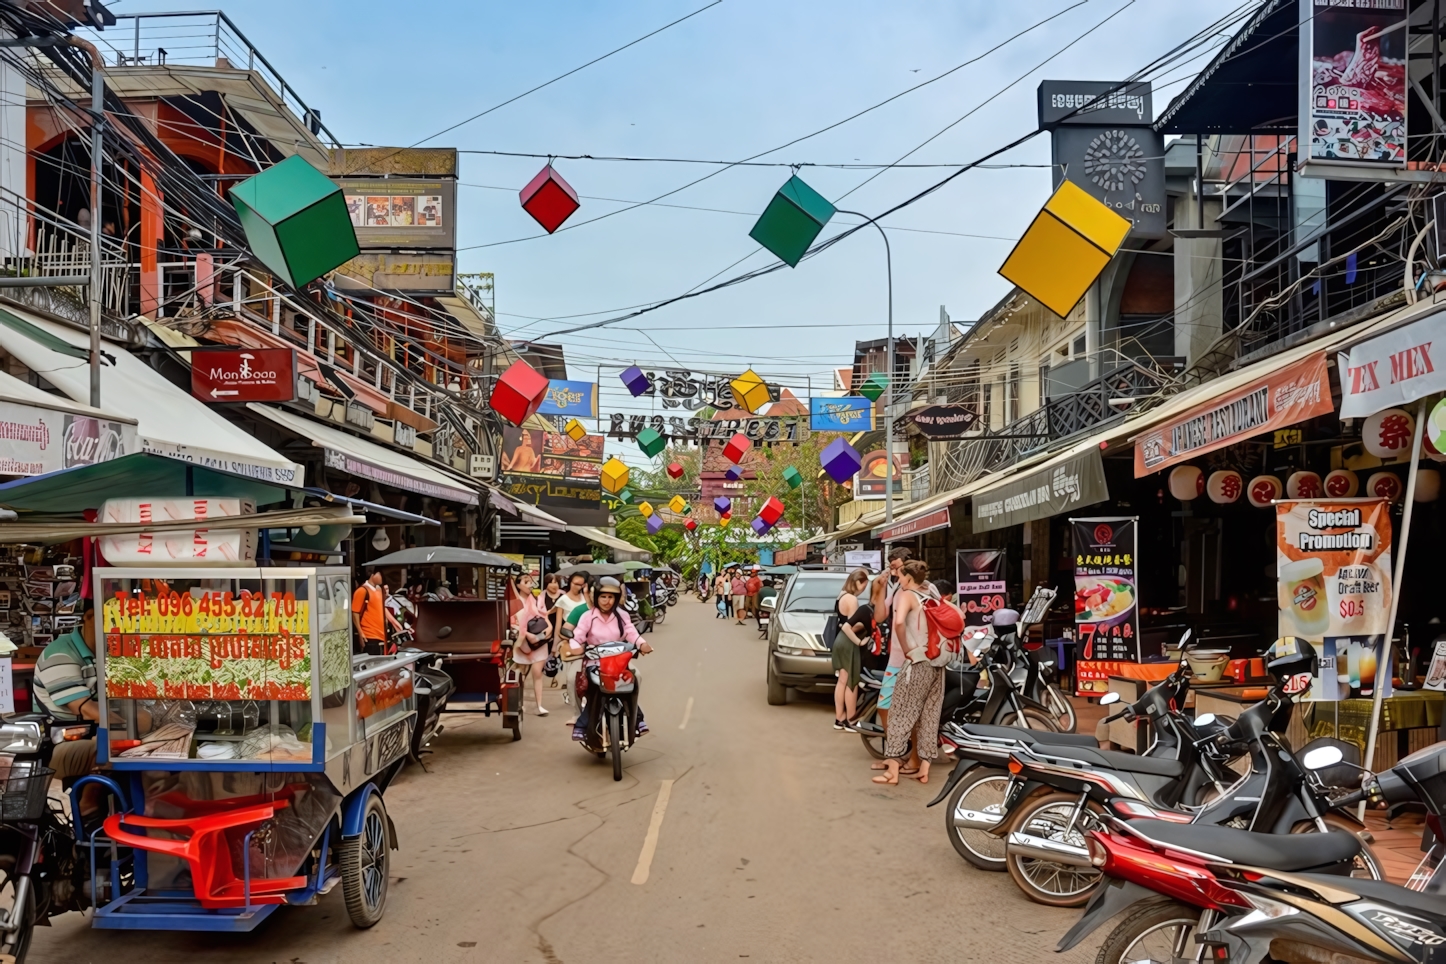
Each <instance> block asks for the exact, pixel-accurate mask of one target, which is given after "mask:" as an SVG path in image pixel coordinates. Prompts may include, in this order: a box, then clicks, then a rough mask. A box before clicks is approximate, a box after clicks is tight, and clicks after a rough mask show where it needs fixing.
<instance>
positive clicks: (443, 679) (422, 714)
mask: <svg viewBox="0 0 1446 964" xmlns="http://www.w3.org/2000/svg"><path fill="white" fill-rule="evenodd" d="M441 664H442V656H441V654H438V653H429V654H427V655H425V656H423V657H421V658H420V659H418V660H417V662H416V663H415V664H414V666H413V679H412V690H413V692H414V693H415V694H416V697H417V724H416V726H415V727H413V729H412V759H413V760H415V761H417V762H418V763H421V762H422V754H423V753H430V752H431V750H430V746H431V743H432V740H434V739H435V738H437V737H438V736H441V735H442V711H443V710H445V709H446V708H447V698H448V697H450V696H451V695H452V693H453V692H454V691H455V690H456V689H457V684H456V683H455V682H454V681H453V679H452V677H451V676H449V675H448V674H447V673H445V672H444V671H443V670H442V666H441Z"/></svg>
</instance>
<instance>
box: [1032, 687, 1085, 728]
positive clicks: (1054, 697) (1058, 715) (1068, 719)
mask: <svg viewBox="0 0 1446 964" xmlns="http://www.w3.org/2000/svg"><path fill="white" fill-rule="evenodd" d="M1040 702H1042V703H1043V704H1044V705H1045V708H1046V709H1048V710H1049V712H1050V715H1051V716H1053V717H1054V718H1055V723H1056V724H1057V725H1058V726H1059V732H1061V733H1073V732H1074V731H1075V727H1076V726H1078V725H1079V720H1078V719H1076V718H1075V715H1074V704H1073V703H1071V702H1070V701H1069V697H1068V696H1065V695H1064V693H1063V691H1061V690H1060V688H1059V687H1058V686H1055V685H1054V684H1053V683H1050V684H1049V685H1048V686H1046V687H1045V688H1044V699H1042V700H1041V701H1040Z"/></svg>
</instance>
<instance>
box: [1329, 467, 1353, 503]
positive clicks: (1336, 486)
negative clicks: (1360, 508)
mask: <svg viewBox="0 0 1446 964" xmlns="http://www.w3.org/2000/svg"><path fill="white" fill-rule="evenodd" d="M1359 491H1361V477H1360V476H1358V475H1356V473H1354V472H1352V471H1351V470H1350V469H1332V470H1331V471H1330V472H1327V473H1326V477H1325V494H1326V495H1328V496H1330V497H1331V498H1332V499H1351V498H1354V497H1355V494H1356V493H1357V492H1359Z"/></svg>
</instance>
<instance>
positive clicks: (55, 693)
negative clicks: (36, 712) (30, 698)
mask: <svg viewBox="0 0 1446 964" xmlns="http://www.w3.org/2000/svg"><path fill="white" fill-rule="evenodd" d="M31 687H32V688H33V689H34V691H35V698H36V699H38V700H39V701H40V703H41V705H42V706H44V707H45V708H46V710H48V711H49V712H50V714H51V715H52V716H54V717H55V718H56V719H58V720H67V721H68V720H75V719H79V716H78V714H76V713H73V712H71V711H70V710H69V709H67V707H70V706H72V705H73V704H75V703H76V702H78V701H79V700H83V699H85V698H86V697H87V696H94V695H95V688H96V673H95V656H94V655H93V654H92V653H91V651H90V647H89V646H86V645H85V637H83V636H81V634H80V631H79V630H75V631H73V632H69V633H66V634H65V635H64V636H58V637H56V639H55V640H54V641H53V642H52V643H51V644H50V645H49V646H47V647H45V651H44V652H42V653H41V654H40V659H38V660H36V662H35V678H34V680H33V681H32V683H31Z"/></svg>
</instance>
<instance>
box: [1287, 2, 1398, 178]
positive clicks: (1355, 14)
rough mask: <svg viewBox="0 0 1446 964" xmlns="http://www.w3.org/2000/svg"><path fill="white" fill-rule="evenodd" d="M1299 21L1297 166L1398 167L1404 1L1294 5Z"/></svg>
mask: <svg viewBox="0 0 1446 964" xmlns="http://www.w3.org/2000/svg"><path fill="white" fill-rule="evenodd" d="M1300 18H1301V25H1302V26H1301V40H1302V44H1301V54H1302V56H1301V71H1302V74H1303V76H1302V77H1301V81H1300V91H1301V97H1302V100H1303V101H1304V103H1303V104H1302V105H1301V110H1300V143H1301V144H1306V145H1309V148H1308V153H1307V154H1306V156H1304V157H1302V158H1301V163H1302V164H1318V163H1326V164H1329V163H1346V164H1352V165H1355V166H1362V165H1366V166H1370V165H1377V166H1389V167H1401V166H1404V165H1405V163H1406V27H1405V21H1406V0H1301V6H1300ZM1307 25H1308V26H1307Z"/></svg>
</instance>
